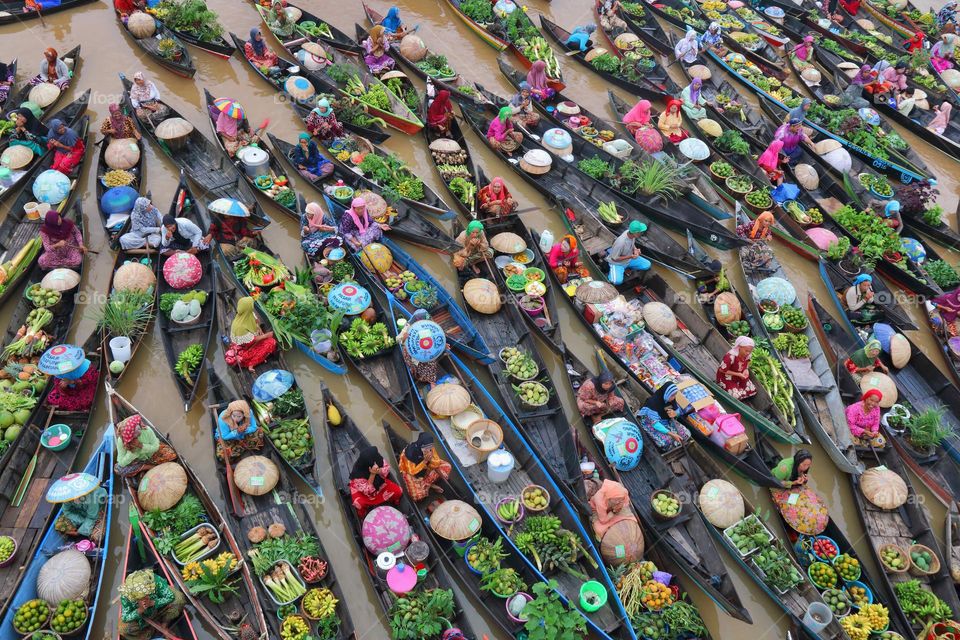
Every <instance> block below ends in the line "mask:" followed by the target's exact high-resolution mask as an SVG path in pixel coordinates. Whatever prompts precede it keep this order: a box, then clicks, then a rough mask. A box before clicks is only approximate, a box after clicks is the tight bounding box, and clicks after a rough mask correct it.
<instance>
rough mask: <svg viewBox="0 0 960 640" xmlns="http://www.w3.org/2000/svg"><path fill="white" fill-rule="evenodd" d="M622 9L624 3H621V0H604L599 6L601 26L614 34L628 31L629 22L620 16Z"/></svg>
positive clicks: (598, 12)
mask: <svg viewBox="0 0 960 640" xmlns="http://www.w3.org/2000/svg"><path fill="white" fill-rule="evenodd" d="M621 9H623V5H621V4H620V0H603V2H601V3H600V6H598V7H597V14H598V15H599V16H600V28H601V29H603V30H604V31H606V32H608V33H610V34H612V35H614V36H617V35H619V34H621V33H623V32H624V31H626V30H627V23H626V21H624V20H623V18H621V17H620V11H621Z"/></svg>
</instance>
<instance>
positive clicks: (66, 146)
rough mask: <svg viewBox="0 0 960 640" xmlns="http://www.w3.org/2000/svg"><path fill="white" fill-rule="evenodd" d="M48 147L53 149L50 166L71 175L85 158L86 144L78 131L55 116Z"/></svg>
mask: <svg viewBox="0 0 960 640" xmlns="http://www.w3.org/2000/svg"><path fill="white" fill-rule="evenodd" d="M47 148H48V149H50V150H52V151H53V164H51V165H50V168H51V169H53V170H55V171H59V172H60V173H62V174H63V175H66V176H69V175H70V174H71V173H73V170H74V169H76V168H77V165H78V164H80V161H81V160H83V153H84V151H85V150H86V145H85V144H84V143H83V138H81V137H80V136H79V135H78V134H77V132H76V131H74V130H73V129H71V128H70V127H68V126H67V125H66V124H64V122H63V120H59V119H56V118H54V119H53V120H52V121H51V122H50V130H49V131H47Z"/></svg>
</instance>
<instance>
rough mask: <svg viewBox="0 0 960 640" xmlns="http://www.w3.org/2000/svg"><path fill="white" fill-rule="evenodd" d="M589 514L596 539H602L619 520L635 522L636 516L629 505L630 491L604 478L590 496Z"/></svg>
mask: <svg viewBox="0 0 960 640" xmlns="http://www.w3.org/2000/svg"><path fill="white" fill-rule="evenodd" d="M590 514H591V515H590V524H591V525H592V526H593V534H594V535H595V536H596V537H597V540H602V539H603V536H604V535H605V534H606V533H607V531H609V530H610V528H611V527H613V525H615V524H617V523H619V522H624V521H627V520H633V521H634V522H637V516H636V514H635V513H634V512H633V509H632V508H631V506H630V492H629V491H627V489H626V487H624V486H623V485H622V484H620V483H619V482H615V481H613V480H607V479H604V481H603V484H601V485H600V488H599V489H598V490H597V492H596V493H594V494H593V495H592V496H590ZM637 524H638V525H639V524H640V523H639V522H637Z"/></svg>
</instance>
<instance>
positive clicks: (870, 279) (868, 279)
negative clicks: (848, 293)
mask: <svg viewBox="0 0 960 640" xmlns="http://www.w3.org/2000/svg"><path fill="white" fill-rule="evenodd" d="M864 282H873V276H871V275H868V274H866V273H861V274H860V275H858V276H857V277H856V278H854V279H853V284H854V286H856V285H860V284H863V283H864Z"/></svg>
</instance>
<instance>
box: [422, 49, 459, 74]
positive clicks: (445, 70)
mask: <svg viewBox="0 0 960 640" xmlns="http://www.w3.org/2000/svg"><path fill="white" fill-rule="evenodd" d="M417 68H418V69H420V71H423V72H424V73H425V74H427V75H428V76H430V77H431V78H441V79H449V78H455V77H456V75H457V72H456V71H454V70H453V68H451V67H450V64H449V63H448V62H447V56H441V55H437V54H435V53H428V54H427V57H425V58H424V59H423V60H421V61H420V62H418V63H417Z"/></svg>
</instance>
